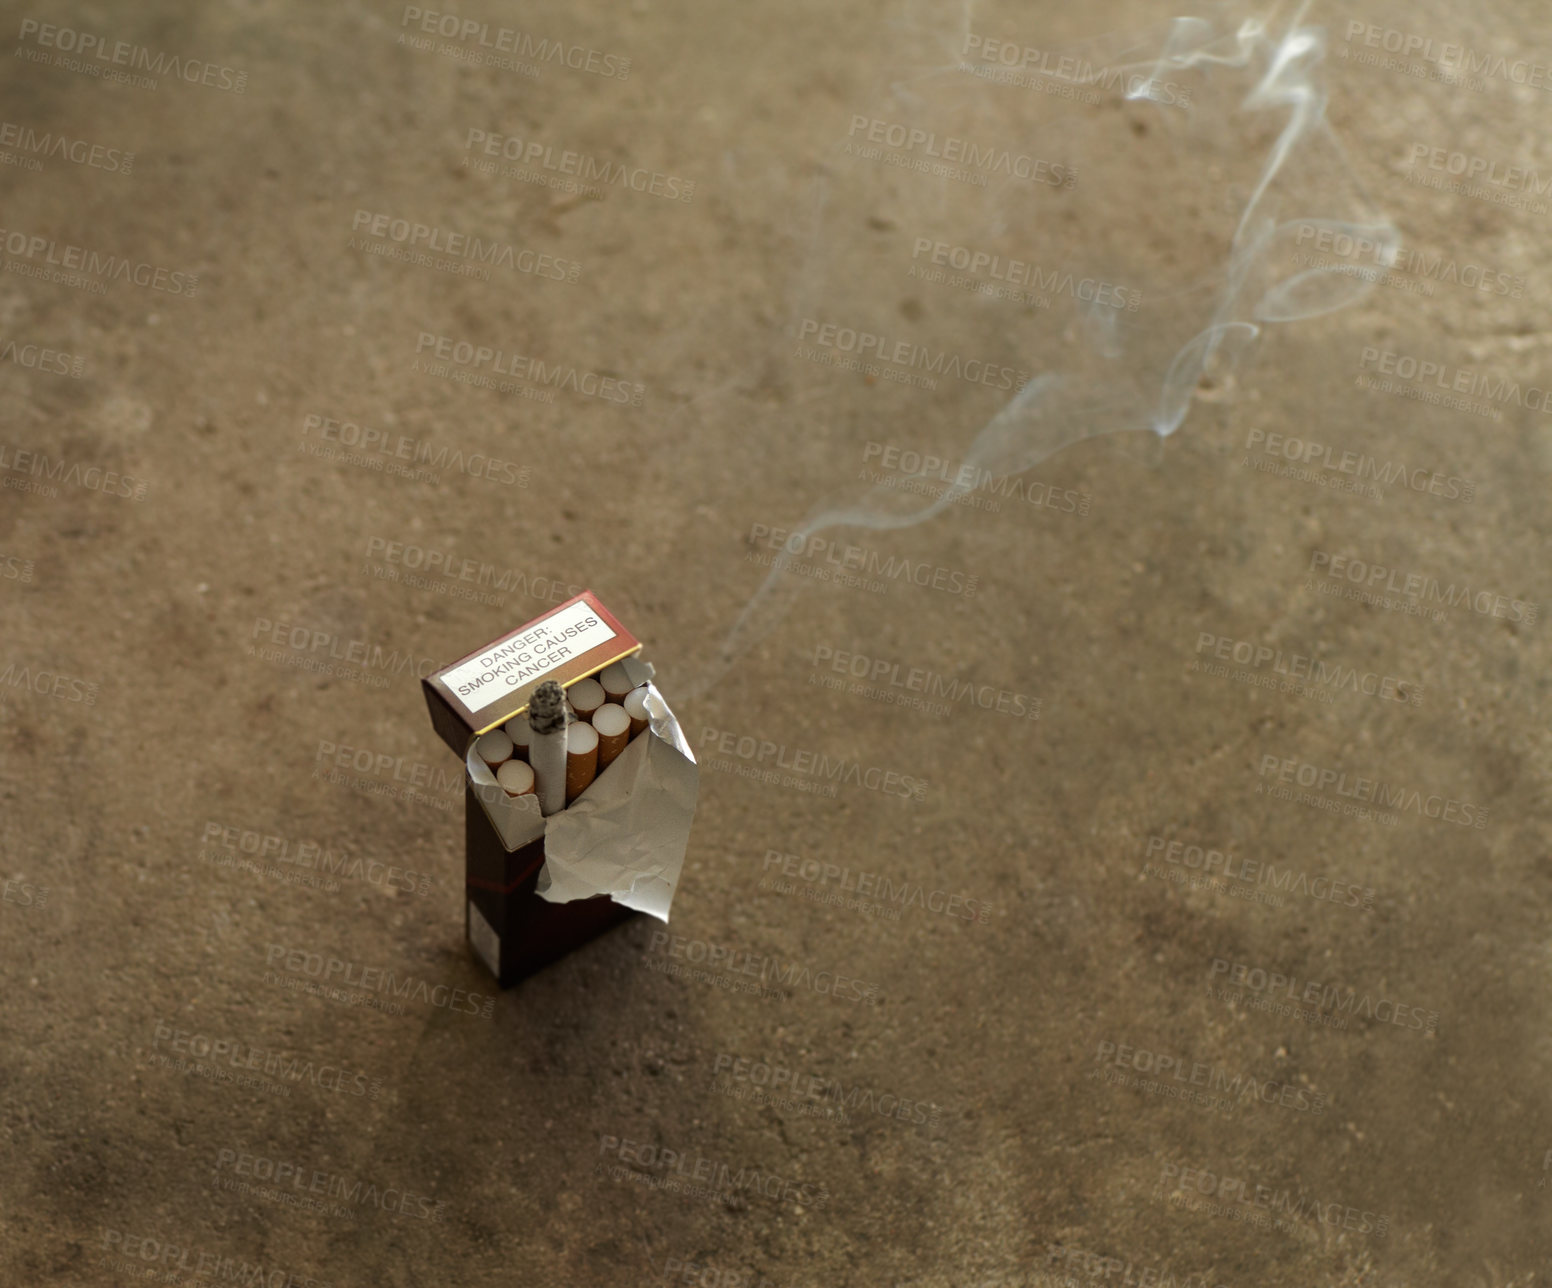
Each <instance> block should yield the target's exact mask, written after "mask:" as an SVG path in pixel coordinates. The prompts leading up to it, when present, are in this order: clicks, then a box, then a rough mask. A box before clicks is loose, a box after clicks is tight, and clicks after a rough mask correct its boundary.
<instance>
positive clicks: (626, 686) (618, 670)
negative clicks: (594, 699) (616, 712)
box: [598, 662, 636, 702]
mask: <svg viewBox="0 0 1552 1288" xmlns="http://www.w3.org/2000/svg"><path fill="white" fill-rule="evenodd" d="M598 682H599V683H600V684H602V685H603V686H604V692H605V693H607V694H608V695H609V701H610V702H623V701H625V695H626V694H627V693H629V692H630V691H631V690H632V689H634V688H635V687H636V686H635V685H634V684H632V683H631V682H630V676H628V675H626V674H625V663H623V662H611V663H610V664H609V665H608V666H606V667H604V669H603V670H602V671H600V672H599V673H598Z"/></svg>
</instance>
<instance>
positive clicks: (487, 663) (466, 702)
mask: <svg viewBox="0 0 1552 1288" xmlns="http://www.w3.org/2000/svg"><path fill="white" fill-rule="evenodd" d="M640 649H641V641H640V640H638V639H637V638H636V637H635V636H634V635H632V634H631V633H630V632H629V631H628V630H626V629H625V628H624V627H623V626H621V625H620V622H619V619H618V618H616V617H615V615H614V614H613V613H611V612H610V611H609V610H608V609H607V608H605V607H604V606H603V605H602V604H600V603H599V602H598V596H597V595H595V594H593V592H592V591H591V590H584V591H583V592H582V593H581V594H580V595H577V596H576V597H574V598H572V599H568V600H567V601H566V602H565V603H564V604H561V605H560V606H559V607H557V608H552V609H551V610H550V611H549V612H547V613H545V614H543V615H542V616H540V617H536V618H534V619H533V621H531V622H526V623H524V624H523V625H522V626H519V627H518V628H517V629H516V630H515V631H511V632H510V633H508V634H506V635H503V636H502V637H501V638H500V639H498V640H493V641H492V642H491V643H489V644H487V645H485V646H484V647H483V648H480V649H476V650H475V651H474V652H473V653H470V654H469V655H468V656H467V657H461V658H459V659H458V661H456V662H454V663H452V665H450V666H445V667H443V668H442V669H441V670H440V671H436V672H434V673H433V674H431V675H428V676H427V677H426V678H425V679H423V680H422V681H421V682H420V686H421V688H422V689H423V690H424V691H425V694H426V706H427V707H428V708H429V709H430V711H431V724H432V726H433V727H434V728H435V729H436V731H437V734H438V736H439V737H440V738H441V739H442V741H443V742H445V743H446V744H447V745H448V746H449V747H451V748H452V749H453V751H454V753H456V754H457V755H459V756H462V755H463V754H464V753H465V752H466V751H467V750H468V746H469V740H470V739H471V738H474V737H476V736H477V735H479V734H482V733H484V732H485V731H486V730H487V729H494V728H495V727H496V726H497V725H500V724H505V723H506V722H507V721H508V720H510V719H511V718H512V717H513V716H515V715H518V714H519V713H521V712H523V711H526V710H527V709H528V700H529V698H531V697H532V696H533V691H534V690H535V689H537V688H538V687H539V685H540V684H542V683H543V682H544V681H545V680H555V681H558V682H559V683H560V685H561V687H562V688H569V687H570V686H571V685H573V684H575V683H576V682H577V681H578V680H581V679H585V678H586V677H587V676H589V675H593V674H594V673H596V672H598V671H601V670H603V669H604V667H606V666H608V665H609V664H610V663H611V662H618V661H619V660H620V659H621V658H622V657H629V656H630V655H631V654H632V653H636V652H639V651H640Z"/></svg>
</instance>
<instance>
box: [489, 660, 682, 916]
mask: <svg viewBox="0 0 1552 1288" xmlns="http://www.w3.org/2000/svg"><path fill="white" fill-rule="evenodd" d="M626 665H627V668H628V669H629V670H630V671H631V673H632V679H638V676H639V679H638V682H639V683H645V684H646V685H647V698H646V706H647V728H646V729H644V730H643V731H642V732H641V734H640V735H639V736H638V737H635V738H632V739H631V741H630V743H629V744H628V745H627V746H626V748H625V750H624V751H622V752H621V753H620V754H619V755H618V756H617V757H615V759H614V762H613V763H612V764H611V765H610V766H609V768H608V769H606V770H604V772H603V773H601V774H599V775H598V777H597V778H595V779H594V780H593V781H592V783H591V784H590V785H589V786H588V788H587V790H586V791H585V792H583V793H582V794H581V795H580V796H578V797H577V799H576V800H574V801H573V802H572V803H571V804H570V805H569V806H567V807H566V809H564V810H563V811H561V812H560V813H559V814H552V815H551V816H550V817H549V818H548V819H546V818H545V817H544V816H543V815H542V814H540V812H539V801H538V798H537V797H536V796H533V795H528V796H518V797H511V796H508V795H507V794H506V792H505V791H503V790H502V788H501V785H500V784H499V783H497V782H496V776H495V775H494V774H493V773H491V771H490V768H489V766H487V765H486V764H485V762H484V761H483V760H481V759H480V758H479V756H478V755H476V754H475V751H474V748H473V745H472V744H471V745H470V748H469V752H468V755H467V757H466V759H465V763H466V765H467V766H468V772H469V780H470V782H471V783H472V784H473V785H474V794H475V797H476V799H477V800H478V801H479V802H480V805H481V806H482V807H483V808H484V810H485V814H486V817H488V818H489V819H490V821H491V826H493V827H494V828H495V829H496V834H497V835H498V836H499V837H500V838H501V843H502V844H503V845H504V846H506V848H507V849H508V851H511V850H515V849H517V848H519V847H520V846H523V845H527V844H528V843H529V842H530V841H534V840H537V839H538V838H539V837H541V836H542V837H544V867H543V868H542V869H541V870H540V872H539V880H538V883H537V885H536V886H535V890H536V892H537V893H538V894H539V895H540V897H542V898H544V899H547V900H549V902H551V903H570V902H571V901H572V900H573V899H589V898H592V897H593V896H594V895H600V894H606V895H608V896H609V897H610V898H611V899H613V900H614V901H615V902H616V903H618V904H622V905H623V906H625V907H627V908H634V909H635V910H636V911H638V912H646V913H650V914H651V915H652V916H654V917H656V918H658V920H660V921H664V922H666V921H667V920H668V910H669V907H670V905H672V903H673V901H674V889H675V887H676V886H677V885H678V884H679V873H680V870H681V869H682V868H683V866H684V851H685V847H686V846H687V845H688V844H689V840H690V821H691V819H692V818H693V817H694V815H695V798H696V795H697V793H698V791H699V789H700V767H699V766H698V765H697V764H696V763H695V753H694V752H693V751H691V750H690V744H689V741H688V740H687V739H686V738H685V736H684V731H683V730H682V729H680V728H679V721H678V720H677V719H675V718H674V713H673V712H672V711H670V710H669V708H668V703H667V702H665V701H664V700H663V695H662V694H661V693H659V692H658V691H657V688H656V687H655V686H654V685H653V684H652V683H651V681H650V677H651V675H652V667H651V666H650V664H648V663H644V662H641V661H640V660H639V659H637V658H627V659H626Z"/></svg>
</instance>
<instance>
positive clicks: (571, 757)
mask: <svg viewBox="0 0 1552 1288" xmlns="http://www.w3.org/2000/svg"><path fill="white" fill-rule="evenodd" d="M597 774H598V733H597V731H596V730H594V728H593V726H592V725H590V724H588V723H587V722H586V721H585V720H579V721H578V722H577V723H576V724H574V725H572V726H571V727H570V728H568V729H567V730H566V804H568V805H570V804H571V802H572V801H574V800H576V798H577V797H578V796H580V795H582V793H583V792H585V791H586V790H587V789H588V786H589V784H591V783H592V781H593V779H594V778H595V777H596V776H597Z"/></svg>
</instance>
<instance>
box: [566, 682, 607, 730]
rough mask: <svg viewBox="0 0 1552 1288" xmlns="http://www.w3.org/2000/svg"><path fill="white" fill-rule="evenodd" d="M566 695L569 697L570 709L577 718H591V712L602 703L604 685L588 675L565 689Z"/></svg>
mask: <svg viewBox="0 0 1552 1288" xmlns="http://www.w3.org/2000/svg"><path fill="white" fill-rule="evenodd" d="M566 696H567V697H568V698H570V699H571V709H572V710H573V711H575V712H576V713H577V718H578V719H579V720H591V719H592V718H593V712H595V711H597V710H598V708H599V707H601V706H603V704H604V686H603V685H601V684H600V683H598V681H597V680H595V679H593V677H592V676H588V678H587V679H585V680H578V681H577V682H576V683H575V684H573V685H572V686H571V687H570V688H569V689H567V690H566Z"/></svg>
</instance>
